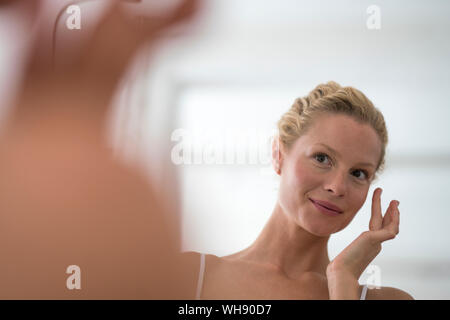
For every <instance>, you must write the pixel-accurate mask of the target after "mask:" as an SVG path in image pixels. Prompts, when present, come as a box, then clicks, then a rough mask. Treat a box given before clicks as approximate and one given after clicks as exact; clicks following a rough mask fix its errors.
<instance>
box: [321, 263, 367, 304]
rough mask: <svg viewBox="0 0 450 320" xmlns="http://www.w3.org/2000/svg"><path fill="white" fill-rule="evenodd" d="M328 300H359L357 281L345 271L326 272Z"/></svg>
mask: <svg viewBox="0 0 450 320" xmlns="http://www.w3.org/2000/svg"><path fill="white" fill-rule="evenodd" d="M327 281H328V294H329V296H330V300H355V299H356V300H357V299H359V282H358V279H357V278H356V277H355V276H354V275H352V274H351V273H350V272H347V271H345V270H327Z"/></svg>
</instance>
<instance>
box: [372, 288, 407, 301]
mask: <svg viewBox="0 0 450 320" xmlns="http://www.w3.org/2000/svg"><path fill="white" fill-rule="evenodd" d="M366 300H414V297H413V296H411V295H410V294H409V293H407V292H406V291H403V290H401V289H398V288H393V287H380V288H372V289H371V288H370V287H367V293H366Z"/></svg>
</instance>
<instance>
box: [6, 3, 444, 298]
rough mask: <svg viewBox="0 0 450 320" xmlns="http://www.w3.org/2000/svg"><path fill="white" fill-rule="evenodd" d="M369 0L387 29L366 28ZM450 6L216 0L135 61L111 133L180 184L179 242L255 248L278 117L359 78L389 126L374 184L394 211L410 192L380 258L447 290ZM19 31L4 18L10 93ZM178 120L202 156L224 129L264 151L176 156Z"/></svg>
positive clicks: (228, 249) (384, 281) (335, 242)
mask: <svg viewBox="0 0 450 320" xmlns="http://www.w3.org/2000/svg"><path fill="white" fill-rule="evenodd" d="M66 2H67V1H66ZM60 4H61V3H60ZM60 4H58V5H60ZM371 5H377V6H378V7H379V9H380V18H381V20H380V27H381V28H380V29H369V28H368V27H367V20H368V19H369V18H370V16H371V14H369V13H368V12H367V9H368V8H369V6H371ZM449 16H450V2H448V1H445V0H435V1H417V0H415V1H412V0H409V1H388V0H382V1H376V2H372V1H351V0H345V1H344V0H340V1H333V0H321V1H318V0H316V1H300V0H258V1H257V0H246V1H239V0H206V1H205V4H204V9H203V13H202V15H201V17H200V19H199V20H198V21H197V24H196V25H195V28H194V29H193V32H192V34H191V36H189V37H186V38H183V39H178V40H177V41H174V42H171V41H168V42H167V44H166V45H165V46H164V48H162V49H161V50H160V51H159V52H158V53H157V54H153V55H152V56H151V57H150V56H148V55H146V54H145V52H144V53H143V54H142V55H140V57H139V59H137V62H136V64H135V66H134V69H133V70H132V71H130V75H129V77H128V82H126V83H125V84H124V88H123V89H122V91H121V92H119V93H118V99H117V106H116V109H115V113H114V117H113V122H112V124H113V125H112V131H111V133H112V136H113V137H114V138H113V141H115V142H114V143H115V144H116V146H117V147H118V148H119V149H121V150H122V151H124V152H123V155H124V156H126V157H128V158H129V159H132V158H137V159H139V163H140V165H143V166H144V167H145V168H147V170H148V172H149V174H151V175H153V176H155V177H157V178H158V179H159V181H160V187H161V188H163V189H165V190H167V191H168V192H173V193H174V194H179V199H180V203H179V205H180V212H181V222H182V223H181V226H180V227H181V230H182V249H183V250H185V251H191V250H192V251H199V252H204V253H213V254H216V255H219V256H221V255H226V254H229V253H232V252H235V251H238V250H241V249H244V248H245V247H247V246H248V245H250V244H251V243H252V242H253V241H254V239H255V238H256V237H257V235H258V233H259V232H260V231H261V229H262V227H263V226H264V224H265V223H266V221H267V219H268V217H269V216H270V214H271V213H272V210H273V207H274V205H275V201H276V198H277V183H278V180H277V177H276V175H275V174H274V173H272V171H271V170H270V164H269V163H268V162H267V161H266V160H267V159H268V156H269V150H268V148H269V142H270V136H271V135H272V134H273V129H274V128H275V124H276V121H278V119H279V118H280V116H281V114H282V113H284V112H285V111H286V110H288V109H289V107H290V106H291V104H292V102H293V101H294V99H295V98H296V97H299V96H304V95H306V94H308V92H309V91H310V90H312V89H313V88H314V87H315V86H316V85H317V84H319V83H324V82H327V81H329V80H334V81H336V82H338V83H340V84H341V85H343V86H354V87H356V88H358V89H359V90H361V91H362V92H364V93H365V94H366V95H367V96H368V97H369V99H371V100H372V102H373V103H374V104H375V106H376V107H377V108H379V109H380V110H381V111H382V112H383V114H384V116H385V119H386V122H387V125H388V130H389V135H390V136H389V138H390V142H389V146H388V150H387V159H386V170H385V171H384V172H383V173H382V174H381V175H380V177H379V179H378V180H377V181H376V182H375V184H374V185H373V187H372V188H371V189H370V191H369V194H371V192H372V191H373V190H374V188H376V187H378V186H379V187H382V188H383V189H384V192H383V199H382V202H383V205H384V206H383V207H384V208H386V206H387V204H388V203H389V201H390V200H391V199H398V200H400V202H401V204H400V210H401V223H400V234H399V235H398V236H397V238H396V239H395V240H392V241H388V242H385V243H384V245H383V251H382V252H381V254H380V255H379V256H378V257H377V258H376V259H375V260H374V261H373V263H372V264H373V265H377V266H378V267H379V268H380V270H381V285H382V286H391V287H397V288H400V289H403V290H405V291H407V292H408V293H410V294H411V295H412V296H413V297H414V298H416V299H449V298H450V235H449V232H448V228H449V226H450V210H449V209H448V197H449V196H450V127H449V126H448V125H447V121H448V119H450V106H449V102H448V99H447V94H448V92H449V90H450V74H449V67H450V61H449V57H450V43H449V42H448V40H446V39H447V38H448V34H449V31H450V20H449V19H448V17H449ZM0 23H5V24H6V22H5V20H3V21H2V20H0ZM12 32H13V31H11V29H8V28H1V29H0V36H1V39H0V41H1V42H0V48H1V50H0V68H1V69H0V70H1V71H2V72H1V76H0V97H1V96H3V97H4V98H5V99H6V97H7V96H8V93H9V90H6V89H5V88H6V87H7V85H8V83H9V82H10V81H8V80H5V79H8V77H6V76H5V75H8V72H10V73H11V74H13V71H11V68H12V67H11V64H10V62H11V61H12V60H14V59H13V58H12V57H13V55H12V54H11V52H13V49H12V46H11V45H10V44H13V43H15V42H14V41H13V40H12V39H13V38H12V37H11V34H12ZM16 47H17V46H16ZM8 49H9V50H8ZM16 50H17V49H16ZM0 115H1V114H0ZM180 128H181V129H183V130H184V131H183V132H185V133H187V135H188V136H189V137H191V138H193V137H194V136H195V137H194V138H193V139H192V143H193V144H192V145H193V147H194V150H193V156H195V155H196V154H197V155H198V154H200V156H201V152H202V151H204V150H205V148H211V149H213V148H218V149H220V148H221V147H222V146H224V145H225V143H224V141H223V140H222V139H223V138H224V136H226V137H231V138H230V140H228V143H229V144H228V147H231V149H233V148H235V149H234V150H238V149H239V150H241V151H242V152H249V153H248V154H247V155H249V154H253V155H255V154H258V157H257V159H256V161H254V160H255V159H254V158H252V159H250V157H247V158H246V159H245V160H244V161H243V163H236V161H235V162H234V164H206V163H205V162H203V163H201V164H182V165H175V164H174V163H173V162H171V151H172V148H174V147H176V146H177V145H178V143H179V142H180V141H181V140H179V141H178V142H177V141H172V140H171V137H172V133H173V132H174V131H175V130H176V129H180ZM196 135H197V136H198V137H197V136H196ZM185 137H186V136H185ZM183 141H186V140H183ZM218 149H216V150H218ZM195 150H197V151H195ZM198 150H200V151H198ZM227 150H228V149H227ZM255 150H256V151H255ZM199 152H200V153H199ZM252 152H257V153H252ZM173 169H175V170H173ZM175 174H176V175H175ZM174 178H175V179H177V180H178V184H175V183H174V182H173V181H172V180H173V179H174ZM168 181H170V182H168ZM369 217H370V198H369V197H368V199H367V202H366V204H365V205H364V206H363V208H362V209H361V211H360V212H359V213H358V215H357V216H356V217H355V219H354V220H353V221H352V223H351V224H350V225H349V226H348V227H347V228H346V229H345V230H343V231H341V232H339V233H337V234H334V235H333V236H332V237H331V239H330V242H329V252H330V259H332V258H333V257H334V256H336V255H337V254H338V253H339V252H340V251H341V250H343V249H344V248H345V247H346V246H347V245H348V244H349V243H350V242H351V241H353V239H355V238H356V237H357V236H358V235H359V234H360V233H361V232H363V231H365V230H367V229H368V222H369ZM367 277H368V273H364V274H363V276H362V277H361V279H360V282H361V283H364V282H365V281H366V278H367Z"/></svg>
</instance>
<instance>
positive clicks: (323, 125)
mask: <svg viewBox="0 0 450 320" xmlns="http://www.w3.org/2000/svg"><path fill="white" fill-rule="evenodd" d="M278 130H279V136H277V137H276V138H275V139H274V142H273V146H272V160H273V161H272V162H273V167H274V170H275V171H276V173H277V174H278V175H279V176H280V178H281V179H280V188H279V194H278V200H277V202H276V204H275V207H274V209H273V212H272V215H271V217H270V219H269V221H268V222H267V223H266V225H265V227H264V228H263V230H262V232H261V233H260V235H259V236H258V237H257V239H256V240H255V241H254V242H253V244H251V245H250V246H249V247H248V248H246V249H244V250H242V251H240V252H237V253H235V254H232V255H229V256H224V257H217V256H215V255H211V254H208V255H201V256H200V259H201V264H200V272H199V281H198V288H197V298H201V299H359V298H361V299H364V298H366V299H413V298H412V297H411V296H410V295H409V294H408V293H406V292H404V291H402V290H399V289H395V288H389V287H382V288H380V289H378V290H376V289H373V290H367V287H364V286H360V285H359V283H358V279H359V277H360V275H361V273H362V272H363V271H364V270H365V269H366V267H367V266H368V265H369V263H370V262H371V261H372V260H373V259H374V258H375V256H377V254H378V253H379V252H380V250H381V243H382V242H383V241H386V240H389V239H393V238H395V236H396V234H398V232H399V210H398V206H399V202H398V201H391V202H390V205H389V208H388V209H387V211H386V214H385V215H384V217H383V216H382V213H381V205H380V196H381V191H382V190H381V189H380V188H377V189H376V190H375V191H374V193H373V198H372V215H371V219H370V224H369V231H366V232H364V233H362V234H361V235H360V236H359V237H358V238H357V239H356V240H354V241H353V242H352V243H351V244H350V245H349V246H348V247H347V248H345V250H344V251H343V252H342V253H340V254H339V255H338V256H337V257H336V258H335V259H334V260H333V261H331V262H330V259H329V257H328V252H327V244H328V240H329V238H330V235H331V234H333V233H336V232H338V231H340V230H342V229H344V228H345V227H346V226H347V225H348V224H349V223H350V222H351V221H352V219H353V218H354V217H355V215H356V214H357V212H358V211H359V209H360V208H361V207H362V205H363V204H364V202H365V200H366V197H367V193H368V191H369V187H370V185H371V183H372V181H373V180H374V178H375V176H376V173H377V172H378V171H379V170H381V169H382V167H383V164H384V155H385V149H386V144H387V141H388V138H387V130H386V126H385V122H384V118H383V115H382V114H381V113H380V111H379V110H377V109H376V108H375V107H374V106H373V104H372V102H371V101H370V100H369V99H368V98H367V97H365V95H364V94H363V93H361V92H360V91H359V90H357V89H355V88H352V87H341V86H340V85H339V84H337V83H336V82H328V83H327V84H321V85H319V86H317V87H316V88H315V89H314V90H313V91H312V92H310V93H309V95H308V96H307V97H304V98H299V99H296V100H295V103H294V104H293V106H292V107H291V109H290V110H289V111H288V112H287V113H286V114H284V115H283V116H282V118H281V120H280V121H279V122H278ZM188 254H190V255H191V256H192V255H194V253H188Z"/></svg>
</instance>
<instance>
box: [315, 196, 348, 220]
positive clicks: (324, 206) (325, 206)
mask: <svg viewBox="0 0 450 320" xmlns="http://www.w3.org/2000/svg"><path fill="white" fill-rule="evenodd" d="M309 200H310V201H311V203H312V204H313V205H314V206H315V207H316V208H317V209H318V210H319V211H320V212H323V213H325V214H327V215H331V216H337V215H340V214H342V210H341V209H340V208H339V207H336V206H335V205H332V204H331V203H329V202H325V201H320V200H314V199H311V198H309Z"/></svg>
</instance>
